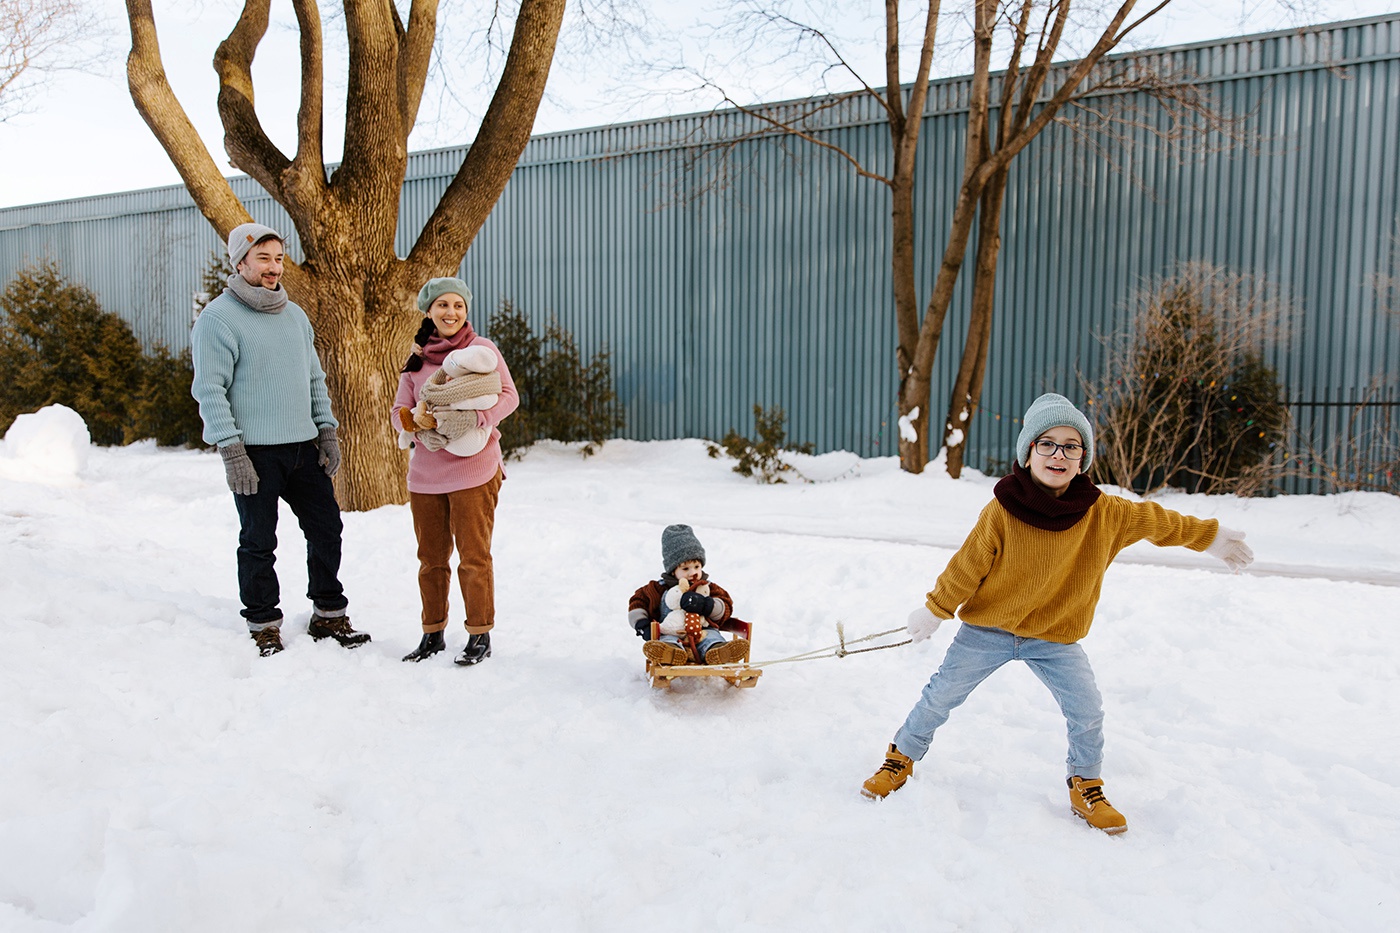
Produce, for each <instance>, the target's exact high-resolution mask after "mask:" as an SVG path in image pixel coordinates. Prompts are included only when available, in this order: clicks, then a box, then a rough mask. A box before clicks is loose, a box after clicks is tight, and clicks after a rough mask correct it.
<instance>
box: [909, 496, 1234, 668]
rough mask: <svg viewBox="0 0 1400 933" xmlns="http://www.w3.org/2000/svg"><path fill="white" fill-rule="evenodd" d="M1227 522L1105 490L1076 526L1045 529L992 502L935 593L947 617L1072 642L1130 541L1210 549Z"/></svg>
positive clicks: (933, 606) (1085, 629)
mask: <svg viewBox="0 0 1400 933" xmlns="http://www.w3.org/2000/svg"><path fill="white" fill-rule="evenodd" d="M1219 527H1220V523H1219V522H1217V521H1216V520H1215V519H1213V518H1212V519H1208V520H1207V519H1199V518H1193V517H1191V516H1190V515H1182V514H1181V513H1179V512H1173V511H1171V510H1170V509H1164V508H1162V507H1161V506H1160V505H1158V504H1157V503H1155V502H1129V501H1128V500H1127V499H1124V498H1121V497H1119V496H1110V495H1108V494H1104V495H1101V496H1099V498H1098V499H1097V500H1096V501H1095V502H1094V504H1093V505H1092V506H1090V508H1089V511H1088V512H1087V513H1086V514H1085V515H1084V517H1083V518H1081V519H1080V520H1079V521H1078V522H1077V523H1076V524H1075V525H1074V527H1072V528H1068V529H1066V530H1064V531H1043V530H1041V529H1039V528H1034V527H1032V526H1030V525H1028V524H1026V523H1025V522H1023V521H1021V520H1020V519H1018V518H1016V517H1014V516H1013V515H1012V514H1011V513H1010V512H1008V511H1007V510H1006V509H1005V507H1003V506H1002V504H1001V503H1000V502H998V501H997V500H996V499H993V500H992V501H991V502H989V503H987V507H986V508H984V509H983V510H982V514H981V515H979V516H978V517H977V524H976V525H975V526H974V527H973V529H972V532H971V533H970V534H968V536H967V540H966V541H964V542H963V546H962V547H961V548H959V549H958V552H957V553H956V554H954V555H953V559H952V560H950V561H949V562H948V567H947V569H945V570H944V571H943V573H942V575H940V576H939V578H938V582H937V583H936V584H934V588H933V592H931V593H929V594H928V602H927V605H928V608H929V609H930V610H931V611H932V612H933V613H934V615H937V616H938V617H939V618H942V619H951V618H953V616H954V615H957V616H958V617H959V618H961V619H962V620H963V621H964V622H967V623H969V624H971V625H982V626H987V627H991V628H999V629H1005V630H1006V631H1008V632H1010V633H1012V634H1013V635H1021V636H1024V637H1026V638H1040V639H1044V640H1045V641H1054V642H1060V643H1061V644H1071V643H1073V642H1076V641H1079V639H1081V638H1083V637H1084V636H1085V635H1087V634H1089V626H1090V624H1091V623H1093V621H1094V607H1095V606H1097V605H1098V603H1099V589H1100V587H1101V586H1102V585H1103V575H1104V571H1106V570H1107V569H1108V565H1109V564H1110V563H1112V561H1113V558H1114V556H1115V555H1116V554H1117V553H1118V552H1119V551H1121V550H1123V548H1125V547H1127V546H1128V545H1130V544H1132V543H1134V542H1136V541H1141V540H1143V539H1146V540H1148V541H1151V542H1152V543H1153V544H1156V545H1158V546H1161V547H1167V546H1171V545H1183V546H1185V547H1188V548H1191V549H1192V550H1193V551H1204V550H1205V549H1206V548H1207V547H1209V546H1210V543H1211V542H1212V541H1214V540H1215V533H1216V530H1217V529H1218V528H1219Z"/></svg>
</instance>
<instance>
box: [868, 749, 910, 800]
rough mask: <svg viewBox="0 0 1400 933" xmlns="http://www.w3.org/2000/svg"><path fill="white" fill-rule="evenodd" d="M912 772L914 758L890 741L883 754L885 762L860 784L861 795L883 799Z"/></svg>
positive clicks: (902, 783) (873, 798) (901, 785)
mask: <svg viewBox="0 0 1400 933" xmlns="http://www.w3.org/2000/svg"><path fill="white" fill-rule="evenodd" d="M913 773H914V759H912V758H910V757H909V756H907V755H905V754H903V753H902V752H900V750H899V749H897V748H895V747H894V744H893V743H891V744H890V750H889V751H888V752H887V753H886V754H885V763H884V764H882V765H880V770H879V771H876V772H875V773H874V774H873V775H871V777H870V779H869V780H867V781H866V782H865V783H864V784H862V785H861V788H860V792H861V795H862V796H864V797H869V798H870V799H871V800H883V799H884V798H886V797H888V796H889V795H890V794H893V793H894V792H895V791H897V790H899V789H900V788H901V787H903V786H904V782H905V781H907V780H909V775H911V774H913Z"/></svg>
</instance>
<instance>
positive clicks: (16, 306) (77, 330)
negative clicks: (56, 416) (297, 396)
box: [0, 261, 200, 445]
mask: <svg viewBox="0 0 1400 933" xmlns="http://www.w3.org/2000/svg"><path fill="white" fill-rule="evenodd" d="M0 312H3V313H0V368H2V369H3V371H4V373H5V377H6V378H5V379H4V380H0V434H3V433H4V432H5V431H7V430H9V427H10V425H11V424H12V423H13V422H14V420H15V418H16V417H18V416H19V415H22V414H25V413H27V412H32V411H37V410H39V409H40V408H43V407H44V406H45V405H66V406H68V407H69V408H71V409H73V410H74V411H76V412H77V413H78V414H79V415H81V416H82V417H83V420H84V421H85V422H87V426H88V433H89V434H90V435H91V437H92V440H93V443H96V444H103V445H112V444H124V443H130V442H131V441H134V440H139V439H141V438H144V437H154V438H156V440H157V442H158V443H171V444H176V443H183V444H197V443H198V442H199V434H200V431H199V428H198V427H195V428H194V429H193V430H192V431H191V430H190V425H191V423H193V424H194V425H198V423H199V413H198V407H197V405H196V404H195V401H194V399H193V398H191V397H190V393H189V387H190V382H191V379H192V378H193V369H192V367H191V366H190V362H189V352H188V351H186V352H184V353H183V354H181V355H179V356H172V355H171V354H170V352H169V351H168V350H167V349H166V348H164V347H161V346H157V347H156V348H155V350H154V351H153V352H152V353H151V354H146V353H145V352H144V351H143V350H142V348H141V344H140V342H139V341H138V340H137V339H136V337H135V335H134V334H133V333H132V332H131V328H130V327H129V326H128V325H127V323H126V322H125V321H123V320H122V319H121V318H120V317H118V316H117V315H115V314H113V313H111V312H109V311H104V310H102V307H101V305H100V304H99V303H98V301H97V298H96V296H95V295H93V294H92V292H90V291H89V290H88V289H86V288H83V287H82V286H81V285H75V284H73V283H71V282H69V281H67V280H66V279H65V278H64V277H63V275H62V273H61V272H60V270H59V268H58V266H57V264H55V263H53V262H51V261H43V262H40V263H37V264H35V265H32V266H29V267H26V268H24V269H21V270H20V271H19V272H18V273H17V274H16V275H15V278H14V279H13V280H12V281H11V282H10V283H9V284H8V285H7V286H6V288H5V291H4V292H3V294H0ZM191 419H193V421H191Z"/></svg>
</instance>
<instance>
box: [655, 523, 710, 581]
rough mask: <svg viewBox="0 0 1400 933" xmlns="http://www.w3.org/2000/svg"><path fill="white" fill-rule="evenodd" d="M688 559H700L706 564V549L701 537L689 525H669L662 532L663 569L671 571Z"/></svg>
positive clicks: (702, 563)
mask: <svg viewBox="0 0 1400 933" xmlns="http://www.w3.org/2000/svg"><path fill="white" fill-rule="evenodd" d="M688 560H698V561H699V562H700V565H701V566H704V564H705V549H704V548H703V547H701V546H700V539H699V538H697V537H695V532H694V531H692V530H691V527H690V526H689V525H667V526H666V529H665V530H664V531H662V532H661V563H662V564H664V565H665V566H663V567H662V569H663V570H665V571H666V572H667V573H670V572H671V571H673V570H675V569H676V568H677V567H679V566H680V565H681V564H683V563H685V562H686V561H688Z"/></svg>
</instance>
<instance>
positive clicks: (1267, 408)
mask: <svg viewBox="0 0 1400 933" xmlns="http://www.w3.org/2000/svg"><path fill="white" fill-rule="evenodd" d="M1135 303H1136V304H1137V310H1136V313H1135V314H1134V315H1133V316H1132V327H1131V330H1130V331H1129V332H1127V333H1123V334H1117V335H1112V336H1110V337H1109V338H1108V339H1107V340H1106V341H1105V344H1106V350H1107V354H1106V360H1105V364H1104V368H1103V375H1102V377H1101V378H1100V380H1099V381H1098V382H1097V383H1094V382H1090V381H1088V380H1086V379H1084V377H1083V376H1082V375H1081V380H1080V381H1081V383H1082V384H1083V386H1084V389H1085V392H1086V395H1087V396H1088V399H1089V404H1090V406H1091V408H1092V412H1093V420H1094V421H1095V433H1096V448H1097V450H1096V453H1095V457H1094V465H1093V474H1094V476H1095V478H1096V479H1097V480H1099V481H1102V482H1109V483H1113V484H1114V485H1117V486H1122V487H1124V488H1129V489H1134V490H1137V491H1138V492H1143V493H1146V492H1152V491H1154V490H1157V489H1161V488H1163V487H1165V486H1176V487H1179V488H1184V489H1187V490H1190V491H1192V492H1232V493H1236V494H1239V495H1256V494H1259V493H1261V492H1264V491H1268V490H1270V489H1272V488H1273V487H1274V486H1275V485H1276V483H1277V481H1278V479H1279V478H1280V477H1281V476H1282V475H1283V473H1284V471H1285V470H1286V468H1287V465H1286V463H1285V458H1284V456H1283V441H1284V438H1285V436H1286V432H1287V427H1288V412H1287V408H1286V407H1285V406H1284V404H1283V403H1282V401H1281V400H1280V399H1279V386H1278V377H1277V374H1276V373H1275V372H1274V370H1273V369H1272V368H1271V367H1270V366H1268V365H1267V364H1266V363H1265V361H1264V351H1265V350H1266V349H1267V348H1268V346H1269V345H1270V344H1275V343H1282V342H1284V341H1286V339H1287V335H1288V329H1289V323H1290V320H1291V318H1292V316H1293V310H1292V307H1291V305H1290V304H1289V303H1288V302H1287V301H1286V300H1284V299H1283V298H1282V297H1280V296H1279V295H1278V294H1277V292H1276V290H1273V289H1271V288H1270V287H1268V285H1267V283H1265V282H1264V281H1262V280H1260V279H1256V278H1253V277H1251V276H1248V275H1242V274H1236V273H1230V272H1227V271H1226V270H1224V269H1221V268H1219V267H1216V266H1211V265H1208V264H1203V263H1188V264H1184V265H1182V266H1181V267H1180V268H1179V270H1178V271H1177V272H1176V274H1174V275H1172V276H1170V277H1168V278H1165V279H1163V280H1162V281H1160V282H1159V283H1157V284H1156V285H1155V286H1154V287H1151V288H1149V289H1146V290H1144V291H1143V292H1142V293H1140V294H1139V295H1138V296H1137V297H1136V299H1135Z"/></svg>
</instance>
